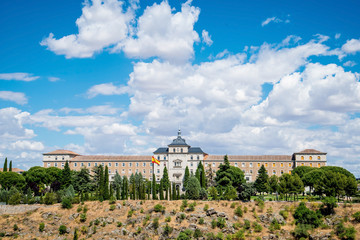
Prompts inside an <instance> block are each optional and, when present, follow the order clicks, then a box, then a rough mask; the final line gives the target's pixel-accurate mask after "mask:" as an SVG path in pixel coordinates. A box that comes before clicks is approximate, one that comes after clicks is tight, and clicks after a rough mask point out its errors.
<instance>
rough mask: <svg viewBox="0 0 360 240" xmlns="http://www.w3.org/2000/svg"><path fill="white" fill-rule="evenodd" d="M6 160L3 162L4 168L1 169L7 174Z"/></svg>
mask: <svg viewBox="0 0 360 240" xmlns="http://www.w3.org/2000/svg"><path fill="white" fill-rule="evenodd" d="M7 165H8V164H7V158H5V162H4V167H3V172H7Z"/></svg>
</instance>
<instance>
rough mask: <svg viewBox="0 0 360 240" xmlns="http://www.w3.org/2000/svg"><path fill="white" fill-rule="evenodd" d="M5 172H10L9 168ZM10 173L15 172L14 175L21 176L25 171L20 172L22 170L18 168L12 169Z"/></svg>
mask: <svg viewBox="0 0 360 240" xmlns="http://www.w3.org/2000/svg"><path fill="white" fill-rule="evenodd" d="M2 171H3V168H0V172H2ZM7 171H8V172H10V171H9V168H8V170H7ZM11 171H12V172H16V173H18V174H22V173H23V172H25V170H22V169H20V168H12V169H11Z"/></svg>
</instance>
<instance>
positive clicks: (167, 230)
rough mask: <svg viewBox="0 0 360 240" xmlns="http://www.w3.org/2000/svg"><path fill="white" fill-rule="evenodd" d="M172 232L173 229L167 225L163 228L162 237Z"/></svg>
mask: <svg viewBox="0 0 360 240" xmlns="http://www.w3.org/2000/svg"><path fill="white" fill-rule="evenodd" d="M172 231H173V228H172V227H170V226H169V225H168V224H166V225H165V226H164V235H165V236H169V235H170V234H171V233H172Z"/></svg>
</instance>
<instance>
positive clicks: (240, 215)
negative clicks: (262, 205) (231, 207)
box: [234, 206, 243, 217]
mask: <svg viewBox="0 0 360 240" xmlns="http://www.w3.org/2000/svg"><path fill="white" fill-rule="evenodd" d="M234 213H235V215H236V216H238V217H242V216H243V211H242V209H241V206H239V207H237V208H236V209H235V211H234Z"/></svg>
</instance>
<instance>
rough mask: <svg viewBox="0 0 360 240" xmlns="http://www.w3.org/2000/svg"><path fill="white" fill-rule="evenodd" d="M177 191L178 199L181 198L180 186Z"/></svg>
mask: <svg viewBox="0 0 360 240" xmlns="http://www.w3.org/2000/svg"><path fill="white" fill-rule="evenodd" d="M176 191H177V196H176V200H179V199H180V186H179V187H178V188H177V189H176Z"/></svg>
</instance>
